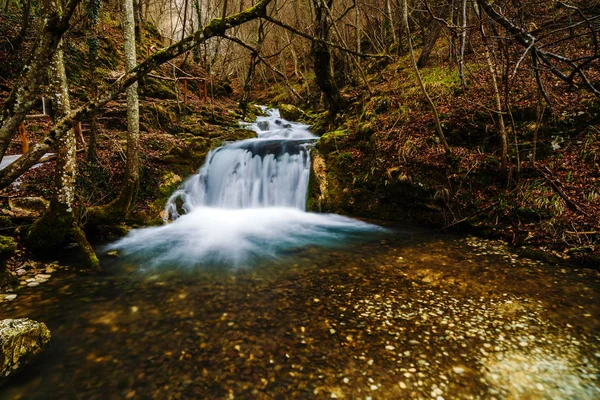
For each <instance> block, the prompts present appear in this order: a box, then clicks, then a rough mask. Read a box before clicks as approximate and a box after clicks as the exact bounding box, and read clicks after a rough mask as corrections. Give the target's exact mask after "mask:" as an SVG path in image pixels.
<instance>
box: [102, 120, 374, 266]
mask: <svg viewBox="0 0 600 400" xmlns="http://www.w3.org/2000/svg"><path fill="white" fill-rule="evenodd" d="M265 111H266V114H267V115H266V116H262V117H258V118H257V120H256V121H255V122H254V123H250V124H244V125H245V127H246V128H247V129H250V130H253V131H254V132H256V134H257V138H255V139H247V140H242V141H239V142H234V143H230V144H226V145H224V146H222V147H220V148H217V149H215V150H213V151H211V152H210V153H209V154H208V156H207V158H206V162H205V163H204V165H203V166H202V168H201V169H200V171H199V172H198V174H196V175H193V176H191V177H190V178H189V179H187V180H186V181H185V182H184V183H183V184H182V185H181V187H180V188H179V189H177V190H176V191H175V192H174V193H173V194H172V195H171V197H170V198H169V200H168V201H167V204H166V207H165V211H166V212H165V215H166V216H165V225H163V226H160V227H151V228H145V229H138V230H133V231H132V232H130V233H129V234H128V235H127V236H126V237H124V238H123V239H121V240H119V241H117V242H116V243H113V244H111V245H109V246H108V247H107V251H111V250H117V251H119V253H120V254H121V255H122V256H123V257H124V258H125V259H126V260H129V261H131V262H134V263H136V264H138V265H140V266H142V267H143V268H151V267H158V266H168V267H193V266H200V265H227V266H236V267H240V266H244V265H250V264H252V263H254V262H255V261H257V260H260V259H264V258H275V257H279V256H280V255H282V254H284V253H286V252H289V251H291V250H293V249H298V248H302V247H306V246H315V245H316V246H328V247H331V246H339V245H344V244H346V243H348V241H352V240H357V239H361V238H364V237H365V235H366V234H369V233H376V232H380V231H383V229H382V228H380V227H378V226H374V225H371V224H367V223H365V222H362V221H357V220H354V219H351V218H347V217H342V216H339V215H330V214H316V213H310V212H306V199H307V196H308V186H309V178H310V173H311V171H310V170H311V161H310V146H312V145H313V144H314V143H315V142H316V140H317V139H318V138H317V137H316V136H315V135H313V134H312V133H311V132H310V130H309V128H310V127H309V126H308V125H303V124H298V123H295V122H290V121H286V120H285V119H283V118H281V116H280V114H279V111H278V110H277V109H268V110H265Z"/></svg>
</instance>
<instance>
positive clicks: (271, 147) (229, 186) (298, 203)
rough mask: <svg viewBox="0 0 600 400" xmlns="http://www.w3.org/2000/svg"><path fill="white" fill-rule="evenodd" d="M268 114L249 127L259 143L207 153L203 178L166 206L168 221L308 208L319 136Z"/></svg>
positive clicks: (187, 185)
mask: <svg viewBox="0 0 600 400" xmlns="http://www.w3.org/2000/svg"><path fill="white" fill-rule="evenodd" d="M267 113H268V115H267V116H266V117H259V118H258V119H257V121H256V122H255V123H252V124H246V127H247V129H251V130H253V131H255V132H256V133H257V135H258V138H256V139H248V140H242V141H239V142H235V143H231V144H228V145H225V146H223V147H220V148H218V149H216V150H213V151H211V152H210V153H209V154H208V156H207V158H206V162H205V163H204V166H203V167H202V168H201V169H200V171H199V173H198V174H197V175H194V176H192V177H191V178H189V179H188V180H187V181H186V182H185V183H184V184H183V186H182V187H181V188H180V189H178V190H177V191H176V192H175V193H173V195H172V196H171V198H170V199H169V201H168V202H167V206H166V220H175V219H177V218H178V217H179V216H180V214H181V211H183V212H184V213H189V212H191V211H192V210H193V209H195V208H197V207H217V208H227V209H243V208H260V207H294V208H297V209H300V210H304V209H305V207H306V196H307V190H308V179H309V176H310V153H309V149H308V146H309V145H310V144H311V143H314V142H315V140H316V137H315V136H314V135H313V134H312V133H311V132H310V131H309V130H308V128H309V127H308V126H307V125H301V124H297V123H294V122H289V121H286V120H284V119H282V118H281V116H280V115H279V111H278V110H275V109H272V110H267ZM178 204H179V207H178Z"/></svg>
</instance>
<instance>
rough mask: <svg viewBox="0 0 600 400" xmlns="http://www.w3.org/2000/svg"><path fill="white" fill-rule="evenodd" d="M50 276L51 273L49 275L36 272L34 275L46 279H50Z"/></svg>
mask: <svg viewBox="0 0 600 400" xmlns="http://www.w3.org/2000/svg"><path fill="white" fill-rule="evenodd" d="M51 276H52V275H49V274H37V275H36V276H35V278H36V279H46V280H48V279H50V277H51Z"/></svg>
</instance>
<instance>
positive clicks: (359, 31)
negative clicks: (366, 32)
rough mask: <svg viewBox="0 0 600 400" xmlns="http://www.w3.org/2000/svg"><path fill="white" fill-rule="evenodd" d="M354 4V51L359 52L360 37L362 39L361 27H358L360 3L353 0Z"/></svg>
mask: <svg viewBox="0 0 600 400" xmlns="http://www.w3.org/2000/svg"><path fill="white" fill-rule="evenodd" d="M355 4H356V22H355V24H356V52H357V53H360V47H361V43H360V42H361V39H362V34H361V29H360V3H359V1H358V0H355Z"/></svg>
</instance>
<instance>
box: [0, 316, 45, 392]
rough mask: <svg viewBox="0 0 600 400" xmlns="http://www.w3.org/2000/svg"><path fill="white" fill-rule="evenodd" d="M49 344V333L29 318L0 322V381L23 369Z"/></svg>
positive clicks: (42, 325)
mask: <svg viewBox="0 0 600 400" xmlns="http://www.w3.org/2000/svg"><path fill="white" fill-rule="evenodd" d="M49 342H50V331H49V330H48V328H47V327H46V325H45V324H44V323H42V322H36V321H33V320H30V319H29V318H22V319H5V320H2V321H0V380H1V379H3V378H6V377H7V376H8V375H9V374H10V373H12V372H14V371H16V370H17V369H19V368H21V367H23V365H25V364H27V363H28V362H29V361H31V359H32V358H34V357H35V356H36V355H38V354H39V353H40V352H41V351H42V349H43V348H44V347H45V346H46V345H47V344H48V343H49Z"/></svg>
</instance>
